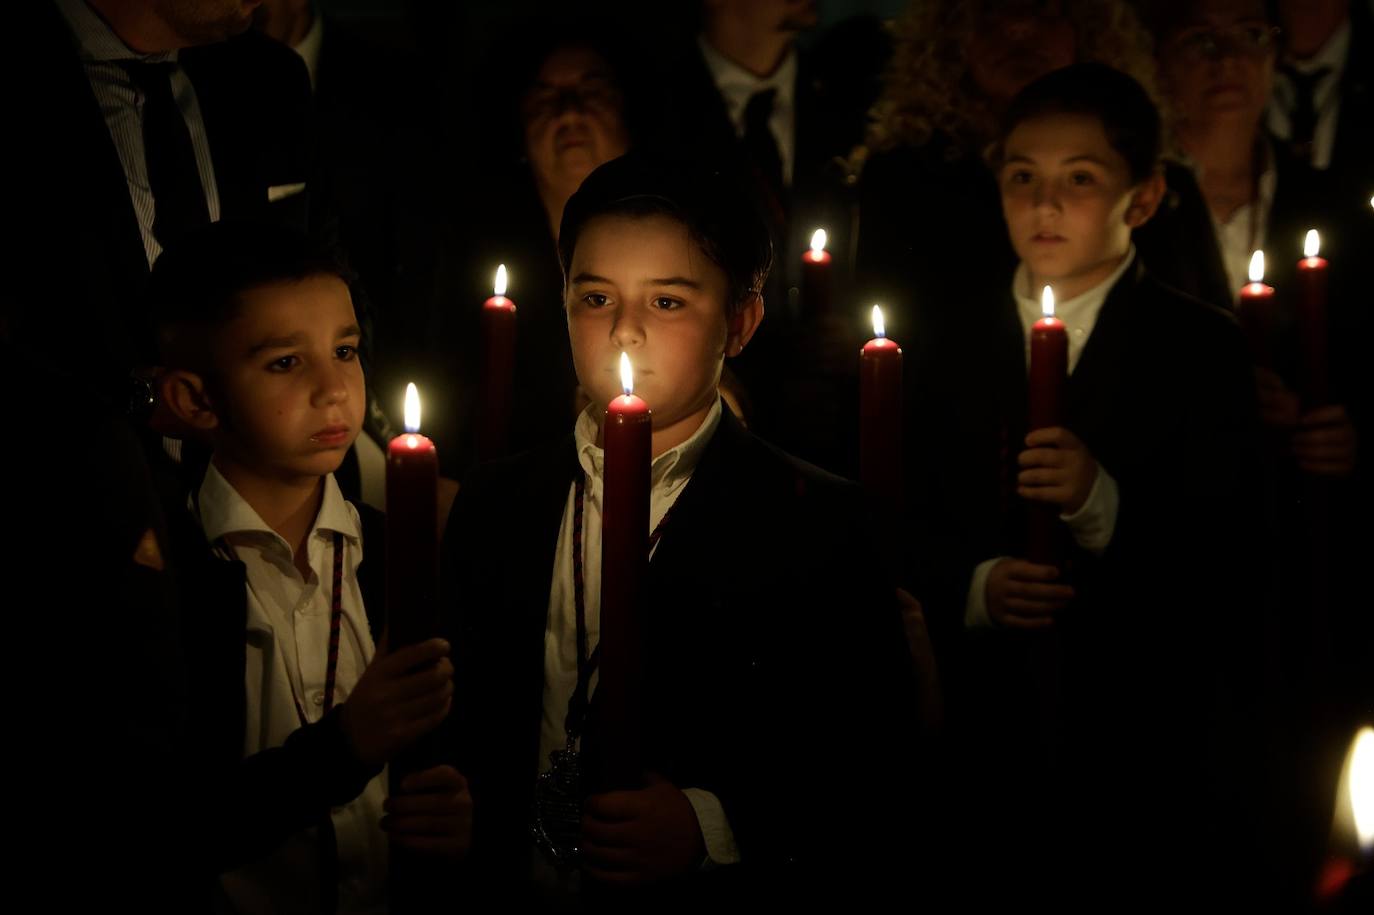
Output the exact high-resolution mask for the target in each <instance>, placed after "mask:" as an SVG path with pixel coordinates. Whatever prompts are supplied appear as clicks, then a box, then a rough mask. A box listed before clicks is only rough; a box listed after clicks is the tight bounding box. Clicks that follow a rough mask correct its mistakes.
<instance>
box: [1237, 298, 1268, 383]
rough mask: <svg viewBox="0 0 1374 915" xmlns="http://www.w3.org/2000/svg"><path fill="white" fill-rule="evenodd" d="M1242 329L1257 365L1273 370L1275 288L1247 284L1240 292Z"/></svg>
mask: <svg viewBox="0 0 1374 915" xmlns="http://www.w3.org/2000/svg"><path fill="white" fill-rule="evenodd" d="M1237 311H1238V312H1239V317H1240V326H1241V329H1242V330H1243V331H1244V332H1245V341H1246V343H1247V344H1248V345H1249V347H1250V360H1251V361H1252V362H1254V363H1255V365H1258V366H1262V367H1264V368H1272V366H1273V358H1272V356H1271V353H1270V346H1269V340H1270V338H1271V336H1272V334H1273V327H1274V287H1273V286H1266V285H1264V284H1263V283H1260V282H1252V283H1246V284H1245V285H1244V286H1242V287H1241V290H1240V304H1239V305H1238V306H1237Z"/></svg>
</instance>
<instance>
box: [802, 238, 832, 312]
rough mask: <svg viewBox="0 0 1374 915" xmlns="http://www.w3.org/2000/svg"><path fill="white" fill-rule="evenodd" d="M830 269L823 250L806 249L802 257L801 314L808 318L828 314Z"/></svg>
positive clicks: (829, 263)
mask: <svg viewBox="0 0 1374 915" xmlns="http://www.w3.org/2000/svg"><path fill="white" fill-rule="evenodd" d="M832 269H833V268H832V266H831V258H830V252H829V251H826V250H825V249H824V248H821V249H819V250H817V249H815V248H808V249H806V253H805V254H803V255H802V313H803V314H805V315H807V316H808V317H815V316H817V315H823V314H827V313H829V311H830V282H831V280H830V275H831V272H832Z"/></svg>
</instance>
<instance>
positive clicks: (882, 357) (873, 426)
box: [859, 305, 903, 502]
mask: <svg viewBox="0 0 1374 915" xmlns="http://www.w3.org/2000/svg"><path fill="white" fill-rule="evenodd" d="M902 419H903V417H902V348H901V347H900V346H898V345H897V342H896V341H895V340H890V339H888V337H887V329H886V326H885V324H884V321H883V310H882V308H880V307H879V306H877V305H874V306H873V339H872V340H869V341H868V342H867V343H865V344H864V347H863V349H862V350H861V351H860V353H859V479H860V481H861V482H862V483H863V485H864V488H865V489H867V490H868V492H869V494H870V495H871V496H878V495H881V496H883V497H884V498H885V499H888V500H892V501H893V502H897V501H899V500H900V499H901V493H902Z"/></svg>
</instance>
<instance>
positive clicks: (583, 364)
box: [444, 157, 921, 910]
mask: <svg viewBox="0 0 1374 915" xmlns="http://www.w3.org/2000/svg"><path fill="white" fill-rule="evenodd" d="M559 252H560V256H561V260H562V264H563V269H564V272H565V275H566V290H567V292H566V308H567V314H568V327H569V334H570V337H571V341H572V351H573V361H574V363H575V365H576V367H577V375H578V379H579V381H580V382H581V384H582V386H583V388H584V389H586V391H587V392H588V394H589V395H590V397H591V401H592V403H591V405H590V406H589V407H588V408H587V409H586V411H585V412H583V413H582V414H581V416H580V417H579V418H578V420H577V422H576V426H575V428H574V429H573V431H572V434H571V435H568V436H566V437H565V438H564V439H563V440H562V441H560V442H558V443H557V444H556V445H555V446H553V447H551V448H547V449H543V450H540V451H535V452H531V453H529V454H526V455H523V456H519V457H516V458H513V459H511V460H509V461H507V462H503V463H500V464H495V465H491V466H488V467H485V468H483V469H481V470H479V472H478V473H477V474H476V475H475V476H474V478H473V479H472V480H470V481H469V482H467V483H466V484H465V485H464V487H463V489H462V491H461V492H460V495H459V498H458V501H457V503H456V504H455V506H454V510H453V515H452V518H451V520H450V526H449V532H448V535H447V537H446V539H445V557H444V563H445V571H446V576H445V577H446V584H447V597H446V598H445V600H446V605H447V607H448V608H449V609H450V611H452V612H454V613H455V614H456V615H457V626H458V635H457V636H456V639H455V644H457V645H458V646H459V664H458V669H459V674H458V678H457V682H458V698H457V700H456V704H455V717H456V719H457V720H458V722H459V728H460V731H461V734H462V737H463V739H462V746H463V747H464V752H465V755H464V758H463V769H464V771H465V772H467V773H468V774H469V776H470V777H471V779H472V785H473V797H474V803H475V811H476V819H475V822H474V829H475V832H474V845H473V858H472V863H473V865H474V867H473V869H472V876H473V878H474V888H475V891H476V892H478V893H479V894H482V893H507V892H508V891H509V890H508V888H509V887H510V886H511V885H519V886H524V887H527V888H528V892H529V895H530V897H531V898H532V899H536V898H539V897H543V902H544V903H546V904H552V900H553V899H557V898H563V899H565V900H566V899H567V897H568V896H571V895H574V894H577V893H579V892H581V891H582V889H586V890H587V891H588V892H590V891H593V890H601V891H606V890H608V888H609V887H621V888H630V887H638V888H639V892H640V893H643V894H645V895H643V896H635V897H633V898H636V899H639V900H640V901H641V902H645V903H646V904H647V903H650V901H651V904H650V905H649V907H650V908H653V909H654V910H662V909H661V907H662V906H669V907H673V906H687V907H691V906H700V905H704V904H707V903H708V901H709V900H711V899H718V898H720V896H719V894H722V893H731V894H734V895H733V897H730V898H733V899H735V900H736V901H739V900H742V899H753V898H756V896H757V898H760V899H765V898H772V899H776V898H777V896H776V893H777V892H779V891H782V892H784V893H801V892H803V891H804V889H803V888H809V887H817V888H824V887H826V886H827V885H831V886H832V888H833V885H834V884H835V883H844V882H847V881H853V882H854V883H855V886H856V887H857V889H855V890H854V891H855V892H857V893H860V894H861V893H862V892H863V887H864V886H869V885H870V884H867V883H866V882H865V881H866V880H868V879H872V878H880V877H882V876H884V875H885V874H886V875H887V876H891V871H890V870H887V871H885V870H884V865H887V866H889V867H890V866H891V864H892V860H893V858H895V857H896V856H897V855H898V854H900V852H899V849H901V848H904V847H905V846H904V845H903V844H902V843H898V842H893V841H891V840H890V839H889V835H890V833H893V832H901V833H905V834H907V835H910V834H912V833H913V832H915V831H918V830H919V828H920V825H921V824H913V823H912V822H911V821H910V820H909V819H908V818H907V816H906V809H907V808H906V805H905V803H904V800H903V798H904V792H903V789H902V786H903V784H904V783H905V784H910V783H912V782H913V781H914V780H915V779H916V778H917V776H916V774H915V770H916V763H917V760H915V759H913V758H912V753H911V749H910V744H909V741H908V740H907V737H906V735H907V733H908V728H909V725H910V722H911V721H912V717H913V713H912V712H911V703H910V700H911V697H912V691H913V685H912V681H911V678H910V670H909V663H910V662H909V660H908V656H907V654H906V645H905V642H904V638H903V634H902V630H901V621H900V617H899V614H898V608H897V603H896V599H895V597H894V592H893V589H892V587H891V585H890V584H888V583H886V582H885V581H884V579H883V575H882V573H881V568H880V563H879V562H877V561H875V556H876V555H877V554H876V553H875V552H874V551H873V549H872V546H871V545H870V544H869V543H868V542H867V538H866V537H865V535H864V532H865V531H866V530H868V529H869V528H868V527H867V525H866V524H865V520H864V512H863V510H862V506H861V503H860V501H859V493H858V492H857V490H856V488H854V487H852V486H851V485H850V484H847V483H844V482H842V481H840V480H838V479H836V478H834V477H831V476H829V475H827V474H825V473H824V472H822V471H820V470H817V469H816V468H814V467H811V466H809V465H806V464H803V463H801V462H799V461H797V460H795V459H793V458H791V457H789V456H787V455H785V454H783V453H781V452H779V451H777V450H775V449H774V448H772V447H770V446H769V445H767V444H765V443H763V442H762V441H760V440H758V439H757V438H755V437H753V436H752V435H751V434H749V433H748V432H746V431H745V430H744V429H743V428H742V426H741V425H740V423H739V421H738V420H736V419H735V418H734V417H733V416H732V415H731V414H730V412H729V411H728V410H725V409H722V406H721V398H720V394H719V391H718V383H719V379H720V374H721V370H722V365H723V361H724V359H725V357H727V356H731V357H733V356H736V355H738V354H739V352H740V351H741V350H742V349H743V348H744V347H745V346H746V345H747V344H748V343H749V341H750V338H751V337H752V335H753V333H754V331H755V329H756V328H757V327H758V324H759V321H760V320H761V319H762V317H763V303H762V300H761V297H760V294H759V291H760V289H761V288H762V284H763V282H764V280H765V278H766V275H767V273H768V269H769V266H770V262H771V258H772V253H771V244H770V242H769V238H768V234H767V230H766V227H765V226H764V225H763V223H762V221H761V220H760V219H759V218H758V217H757V216H755V215H754V214H753V211H752V210H751V208H750V206H749V204H748V202H747V198H746V197H745V196H744V195H742V194H739V193H737V192H736V190H735V189H734V187H733V186H732V185H731V184H730V183H729V182H727V181H725V180H723V179H722V178H721V177H720V176H717V175H704V174H696V173H690V172H685V171H678V170H672V169H668V168H664V167H660V166H658V165H655V164H653V163H650V162H648V161H645V160H642V159H635V158H632V157H626V158H622V159H618V160H615V161H613V162H609V163H607V164H606V165H604V166H602V167H601V168H599V169H597V170H596V171H595V172H593V173H592V175H591V176H589V177H588V179H587V181H586V182H585V183H584V184H583V185H582V187H581V188H580V189H579V190H578V192H577V193H576V194H575V195H573V197H572V199H571V200H570V201H569V202H568V205H567V208H566V209H565V211H564V215H563V222H562V229H561V232H560V235H559ZM621 353H628V354H629V355H630V357H631V360H632V362H633V365H634V368H635V392H636V394H638V395H639V396H642V397H643V398H644V400H645V401H646V402H647V403H648V405H649V407H650V408H651V409H652V411H653V428H652V454H653V463H652V472H651V474H652V476H651V492H650V500H651V501H650V515H651V517H650V524H651V526H652V528H653V531H652V532H656V533H657V536H656V537H655V538H653V539H652V540H651V542H656V546H653V547H652V548H651V549H652V553H651V556H652V561H651V565H650V573H649V586H648V588H649V600H648V606H647V622H646V628H647V633H646V639H645V642H644V646H643V651H644V655H643V662H644V669H645V671H646V679H645V682H644V687H643V689H644V693H643V697H642V699H643V707H644V708H645V709H647V710H648V711H647V713H646V720H645V721H644V731H643V734H642V738H643V742H644V747H645V768H646V770H647V771H646V772H645V774H644V779H643V782H642V784H641V785H640V786H638V787H632V788H630V789H628V790H618V791H611V792H605V793H598V794H593V795H591V796H589V797H580V796H579V797H578V798H577V799H576V804H577V805H580V806H575V807H574V810H573V811H572V824H573V827H574V828H575V829H577V830H579V831H580V839H579V840H577V841H576V842H575V843H573V844H575V845H576V848H573V847H559V846H557V845H555V844H552V843H549V842H543V841H540V842H536V841H535V840H534V838H533V836H534V835H535V834H540V835H542V834H545V833H546V832H547V830H544V829H542V828H540V829H535V830H534V831H533V832H532V824H531V816H530V811H531V809H532V804H533V802H534V800H535V797H536V784H537V782H539V780H540V775H541V773H544V774H546V775H547V774H549V773H550V772H551V771H554V770H560V771H561V766H562V765H563V762H560V760H564V761H565V760H566V757H564V756H563V753H564V751H565V750H567V749H568V748H569V746H570V745H571V748H572V749H573V750H574V752H579V751H580V749H579V748H580V745H581V739H582V737H583V736H584V735H583V733H582V727H581V722H582V721H584V720H588V719H590V720H592V721H595V720H596V719H595V715H594V713H588V714H587V715H585V716H583V715H573V714H570V702H571V701H572V700H573V699H574V696H575V695H577V694H579V693H580V691H581V689H584V688H585V689H589V690H590V692H591V705H592V707H593V709H594V708H595V707H596V705H597V702H598V698H597V695H598V694H597V686H596V683H597V681H596V678H595V664H594V662H589V660H588V659H589V658H590V657H592V656H593V655H592V653H593V652H594V651H595V648H596V646H597V644H598V632H599V611H600V607H599V603H600V601H599V593H600V587H599V586H600V577H601V572H602V570H601V558H600V557H601V543H602V531H601V510H602V508H601V505H602V501H601V500H602V487H603V477H602V472H603V460H604V456H603V451H602V448H601V423H602V417H603V412H604V410H605V405H606V404H607V403H609V402H610V400H611V399H612V398H613V397H614V396H616V395H618V394H619V393H621V389H620V382H619V380H618V376H617V374H616V368H617V365H618V361H619V358H620V355H621ZM644 533H645V536H646V537H649V535H650V534H651V531H650V530H646V531H645V532H644ZM583 644H585V645H586V652H585V653H584V652H583V651H582V650H580V649H579V645H583ZM557 774H559V771H554V775H557ZM547 780H548V779H545V781H547ZM579 824H580V827H579ZM534 825H535V826H540V825H541V824H538V823H536V824H534ZM543 825H548V824H543ZM479 862H480V866H479V865H478V863H479ZM904 866H911V867H914V866H917V865H914V864H912V862H910V861H907V862H904ZM582 878H586V880H587V881H590V884H591V885H587V884H586V883H585V882H584V881H583V879H582ZM872 885H874V886H876V885H877V884H872ZM875 892H876V890H875ZM765 893H766V894H769V895H766V896H765V895H760V894H765ZM503 898H510V897H508V896H504V897H503Z"/></svg>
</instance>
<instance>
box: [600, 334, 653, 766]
mask: <svg viewBox="0 0 1374 915" xmlns="http://www.w3.org/2000/svg"><path fill="white" fill-rule="evenodd" d="M620 378H621V384H622V385H623V387H624V390H625V393H624V394H622V395H620V396H619V397H616V398H614V399H612V400H611V402H610V404H609V405H607V407H606V416H605V420H604V422H603V424H602V444H603V446H604V447H605V450H606V465H605V477H606V479H605V494H604V497H603V498H602V512H601V667H600V680H599V682H598V684H597V687H596V701H595V703H594V707H595V709H596V717H595V722H594V724H595V735H594V742H595V745H596V751H595V753H594V754H592V758H593V760H594V768H593V769H592V772H593V775H594V777H595V778H596V780H597V788H598V790H607V789H611V788H629V787H634V786H637V785H639V784H640V779H641V776H642V774H643V773H642V771H641V751H640V724H639V723H640V719H641V706H640V700H641V698H642V694H643V690H642V683H643V680H644V656H643V653H644V614H645V612H646V609H647V608H646V604H647V598H648V583H649V467H650V464H651V462H652V448H651V429H652V418H653V414H652V413H651V412H650V410H649V406H648V404H646V403H645V402H644V401H643V400H642V399H640V398H639V397H636V396H635V395H634V393H633V392H634V378H633V373H632V370H631V367H630V357H629V356H628V355H627V354H625V353H621V354H620Z"/></svg>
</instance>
